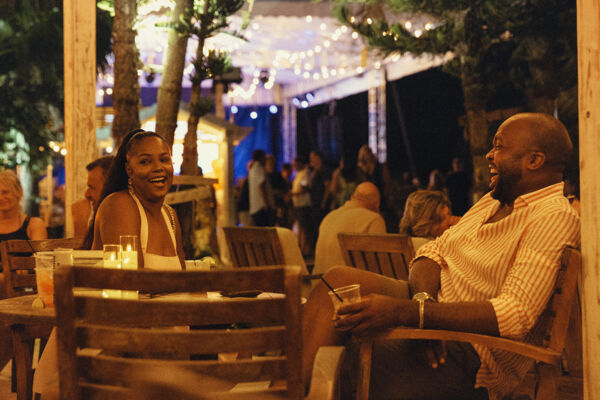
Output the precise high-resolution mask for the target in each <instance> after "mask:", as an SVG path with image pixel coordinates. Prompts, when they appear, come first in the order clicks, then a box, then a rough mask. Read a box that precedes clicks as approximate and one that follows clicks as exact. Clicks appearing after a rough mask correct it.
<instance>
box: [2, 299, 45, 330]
mask: <svg viewBox="0 0 600 400" xmlns="http://www.w3.org/2000/svg"><path fill="white" fill-rule="evenodd" d="M35 299H37V295H36V294H31V295H28V296H20V297H12V298H10V299H3V300H0V324H1V325H5V326H6V325H14V324H30V323H35V322H50V323H54V321H55V319H56V312H55V310H54V308H34V307H32V303H33V301H34V300H35Z"/></svg>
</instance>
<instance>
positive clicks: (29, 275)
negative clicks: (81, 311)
mask: <svg viewBox="0 0 600 400" xmlns="http://www.w3.org/2000/svg"><path fill="white" fill-rule="evenodd" d="M82 243H83V241H82V240H81V239H45V240H5V241H3V242H2V243H0V255H1V257H2V268H3V275H4V279H3V285H4V286H3V292H4V293H3V296H4V298H10V297H17V296H23V295H28V294H34V293H36V292H37V290H36V286H37V285H36V281H35V270H34V268H35V258H34V256H33V253H35V252H38V251H50V250H54V249H58V248H70V249H76V248H79V247H81V245H82ZM51 330H52V326H51V325H49V324H41V325H27V326H25V325H21V326H15V327H13V329H12V347H13V353H14V357H13V364H12V378H13V390H15V391H17V393H18V395H19V399H21V398H28V399H30V398H31V388H32V384H33V369H32V367H31V365H23V364H25V363H23V362H21V360H24V359H28V360H31V359H32V355H33V349H34V344H35V340H36V339H37V338H41V339H42V341H41V345H42V346H41V349H43V346H44V344H45V342H46V339H47V338H48V335H50V331H51ZM41 349H40V351H41ZM24 354H26V356H24Z"/></svg>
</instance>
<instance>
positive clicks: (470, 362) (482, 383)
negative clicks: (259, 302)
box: [303, 113, 580, 400]
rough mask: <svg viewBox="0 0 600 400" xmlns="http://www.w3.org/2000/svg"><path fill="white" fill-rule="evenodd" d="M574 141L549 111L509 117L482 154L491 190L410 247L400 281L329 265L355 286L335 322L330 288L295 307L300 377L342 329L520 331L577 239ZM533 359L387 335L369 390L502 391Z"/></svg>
mask: <svg viewBox="0 0 600 400" xmlns="http://www.w3.org/2000/svg"><path fill="white" fill-rule="evenodd" d="M572 149H573V145H572V143H571V141H570V139H569V135H568V133H567V131H566V129H565V127H564V126H563V125H562V123H560V122H559V121H558V120H557V119H555V118H554V117H552V116H550V115H546V114H537V113H526V114H517V115H515V116H513V117H511V118H509V119H508V120H506V121H505V122H504V123H503V124H502V125H501V126H500V127H499V128H498V131H497V132H496V135H495V137H494V141H493V148H492V150H490V152H489V153H488V154H487V156H486V157H487V159H488V161H489V167H490V173H491V179H490V189H491V191H490V193H488V194H486V195H485V196H484V197H483V198H482V199H481V200H479V201H478V202H477V203H476V204H475V205H474V206H473V207H472V208H471V209H470V210H469V211H468V212H467V213H466V214H465V215H464V216H463V218H461V220H460V222H459V223H458V224H456V225H455V226H453V227H451V228H449V229H448V230H446V231H445V232H444V234H443V235H441V236H440V237H438V238H437V239H436V240H434V241H432V242H430V243H428V244H426V245H424V246H423V247H422V248H421V249H420V250H419V251H418V252H417V255H416V257H415V259H414V260H413V261H412V264H411V270H410V275H409V279H408V282H404V281H397V280H393V279H389V278H385V277H383V276H379V275H376V274H372V273H369V272H365V271H361V270H357V269H354V268H345V267H340V268H338V267H336V268H332V269H331V270H330V271H329V273H327V274H326V275H325V279H326V280H327V281H328V282H329V283H330V284H331V286H333V287H334V288H335V287H341V286H344V285H348V284H351V283H360V285H361V295H362V301H361V302H360V303H357V304H350V305H347V306H344V307H342V308H341V309H340V310H339V311H338V314H340V315H344V314H345V317H344V318H342V319H338V320H336V321H332V320H331V318H332V306H331V304H330V300H329V298H328V294H327V291H328V290H327V288H326V287H325V286H323V285H318V286H317V287H316V288H315V289H314V290H313V291H312V293H311V296H310V298H309V300H308V302H307V304H306V305H305V307H304V321H303V323H304V328H305V329H304V349H305V350H304V351H305V353H304V374H305V376H307V377H308V376H309V374H310V365H311V363H312V361H313V359H314V355H315V353H316V351H317V349H318V347H319V346H321V345H331V344H338V343H341V342H342V343H343V342H344V341H345V340H346V339H347V338H348V337H349V336H348V332H350V333H351V334H352V335H354V336H355V337H358V338H368V337H369V336H371V335H374V334H377V333H379V332H381V331H383V330H385V329H386V328H390V327H395V326H413V327H420V328H429V329H449V330H458V331H465V332H474V333H482V334H487V335H496V336H504V337H509V338H514V339H518V340H527V339H528V334H529V332H530V330H531V329H532V327H533V326H534V324H535V323H536V321H537V320H538V317H539V316H540V314H541V313H542V311H543V309H544V307H545V306H546V303H547V301H548V299H549V298H550V295H551V291H552V288H553V286H554V282H555V279H556V274H557V271H558V268H559V265H560V256H561V254H562V252H563V250H564V249H565V247H567V246H571V247H577V246H578V245H579V229H580V223H579V216H578V215H577V213H576V212H575V210H574V209H573V208H572V207H571V206H570V204H569V202H568V200H567V199H566V198H565V197H564V195H563V182H562V179H563V170H564V167H565V164H566V163H567V161H568V158H569V157H570V154H571V152H572ZM410 299H412V300H410ZM344 330H345V331H344ZM530 366H531V361H528V359H526V358H523V357H520V356H515V355H514V354H511V353H507V352H504V351H501V350H496V349H491V348H487V347H484V346H477V345H474V346H471V345H470V344H464V343H457V342H448V343H446V344H445V346H442V345H440V344H439V343H437V344H436V345H424V344H423V343H420V344H419V343H414V342H407V341H397V342H385V343H381V344H380V345H377V346H375V348H374V352H373V367H372V374H371V385H370V387H371V393H370V395H371V396H370V398H371V399H488V398H489V399H493V400H495V399H501V398H502V397H503V396H505V395H506V394H508V393H510V392H512V391H513V390H514V388H515V387H516V386H517V385H518V384H519V382H520V381H521V380H522V378H523V376H524V375H525V373H526V372H527V370H528V369H529V368H530Z"/></svg>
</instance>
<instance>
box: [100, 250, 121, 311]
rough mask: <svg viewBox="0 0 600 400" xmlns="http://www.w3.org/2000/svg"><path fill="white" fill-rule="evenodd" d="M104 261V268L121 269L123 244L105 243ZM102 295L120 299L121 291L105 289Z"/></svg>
mask: <svg viewBox="0 0 600 400" xmlns="http://www.w3.org/2000/svg"><path fill="white" fill-rule="evenodd" d="M102 262H103V265H104V268H114V269H121V245H118V244H105V245H104V246H103V248H102ZM102 297H105V298H112V299H120V298H121V291H120V290H114V289H103V290H102Z"/></svg>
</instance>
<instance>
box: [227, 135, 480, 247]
mask: <svg viewBox="0 0 600 400" xmlns="http://www.w3.org/2000/svg"><path fill="white" fill-rule="evenodd" d="M247 169H248V175H247V176H246V177H245V178H243V179H241V180H240V181H239V182H238V184H237V187H236V206H237V211H238V218H239V223H240V225H242V226H280V227H285V228H291V229H293V230H294V232H295V233H296V234H297V236H298V240H299V243H300V248H301V250H302V253H303V255H304V256H312V255H314V251H315V245H316V243H317V239H318V236H319V225H320V224H321V222H322V221H323V218H325V216H326V215H327V214H328V213H330V212H331V211H333V210H336V209H338V208H340V207H342V206H343V205H344V204H345V203H346V202H347V201H349V200H350V199H351V196H352V194H353V193H354V191H355V189H356V188H357V186H358V185H359V184H360V183H362V182H371V183H372V184H373V185H375V187H376V188H377V189H378V191H379V196H380V200H379V206H378V209H377V210H374V211H375V212H379V213H380V214H381V215H382V216H383V220H384V223H385V231H386V232H387V233H398V232H399V225H400V220H401V219H402V216H403V214H404V207H405V204H406V200H407V198H408V196H409V195H410V194H411V193H413V192H415V191H417V190H420V189H427V190H431V191H438V192H440V193H441V194H443V195H444V196H445V197H446V198H447V203H448V208H449V212H450V215H455V216H461V215H463V214H464V213H465V212H466V211H467V210H468V209H469V207H470V206H471V178H470V174H469V172H468V171H467V170H466V168H465V163H464V161H463V160H462V159H461V158H458V157H457V158H454V159H453V161H452V166H451V169H450V170H449V171H448V172H446V173H443V172H441V171H440V170H437V169H435V170H432V171H431V172H430V174H429V181H428V182H427V184H422V183H421V181H420V179H419V178H418V177H415V176H414V175H413V174H412V173H410V172H402V173H401V174H398V176H395V175H396V174H393V173H392V172H391V171H390V169H389V168H388V166H387V165H386V164H382V163H379V162H378V160H377V158H376V156H375V155H374V154H373V152H372V151H371V149H370V148H369V147H368V146H367V145H363V146H362V147H361V148H360V149H359V151H358V153H357V154H352V153H345V154H344V155H343V156H342V157H341V158H340V159H339V161H338V164H337V166H336V167H335V168H333V166H332V165H330V164H329V163H327V161H326V160H325V159H324V157H323V154H322V153H321V152H319V151H318V150H313V151H311V152H310V153H309V156H308V158H306V157H304V156H298V157H296V158H295V159H294V160H293V162H292V164H291V165H290V164H283V165H282V167H281V170H277V164H276V160H275V157H273V156H272V155H270V154H266V153H265V152H264V151H263V150H260V149H259V150H255V151H254V153H253V156H252V160H251V161H250V162H249V163H248V166H247Z"/></svg>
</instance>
